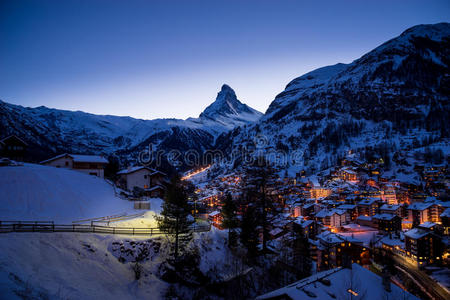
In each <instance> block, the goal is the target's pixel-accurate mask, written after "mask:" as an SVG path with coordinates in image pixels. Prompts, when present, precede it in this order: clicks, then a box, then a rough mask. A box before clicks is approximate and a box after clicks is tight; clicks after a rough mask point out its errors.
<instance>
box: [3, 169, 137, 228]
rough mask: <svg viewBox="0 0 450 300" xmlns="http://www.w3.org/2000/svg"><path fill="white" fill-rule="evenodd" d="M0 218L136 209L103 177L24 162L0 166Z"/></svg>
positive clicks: (70, 217) (60, 219) (57, 218)
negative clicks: (116, 193)
mask: <svg viewBox="0 0 450 300" xmlns="http://www.w3.org/2000/svg"><path fill="white" fill-rule="evenodd" d="M0 204H1V205H0V220H2V221H8V220H11V221H19V220H20V221H54V222H57V223H62V224H70V223H71V222H72V221H75V220H82V219H88V218H97V217H102V216H111V215H116V214H121V213H129V214H131V213H135V212H136V211H134V209H133V206H132V203H130V202H128V201H126V200H122V199H120V198H117V197H115V196H114V190H113V188H112V186H111V185H109V184H108V183H106V182H105V181H104V180H103V179H101V178H98V177H95V176H90V175H87V174H83V173H80V172H77V171H73V170H67V169H60V168H54V167H47V166H40V165H34V164H25V165H24V166H18V167H0Z"/></svg>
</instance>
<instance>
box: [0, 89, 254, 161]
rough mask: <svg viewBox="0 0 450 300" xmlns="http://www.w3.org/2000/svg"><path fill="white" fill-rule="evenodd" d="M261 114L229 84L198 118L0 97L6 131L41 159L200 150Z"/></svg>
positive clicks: (1, 119)
mask: <svg viewBox="0 0 450 300" xmlns="http://www.w3.org/2000/svg"><path fill="white" fill-rule="evenodd" d="M261 116H262V114H261V113H260V112H258V111H256V110H254V109H252V108H250V107H248V106H247V105H245V104H243V103H241V102H240V101H239V100H238V99H237V97H236V94H235V92H234V91H233V90H232V89H231V88H230V87H229V86H227V85H224V86H223V87H222V90H221V91H220V92H219V94H218V96H217V99H216V100H215V101H214V102H213V103H212V104H211V105H210V106H209V107H208V108H207V109H205V111H204V112H203V113H202V114H201V115H200V117H199V118H189V119H187V120H179V119H155V120H141V119H134V118H131V117H117V116H108V115H93V114H89V113H84V112H81V111H65V110H58V109H50V108H47V107H43V106H41V107H37V108H29V107H22V106H19V105H12V104H8V103H6V102H2V101H0V131H1V132H2V135H5V136H6V135H9V134H16V135H17V136H20V137H22V138H23V139H24V140H25V141H26V142H27V143H28V144H29V145H30V148H31V149H30V150H32V151H29V152H30V154H31V155H32V156H33V158H35V159H37V160H43V159H45V158H48V157H49V153H64V152H68V153H86V152H87V153H95V154H111V153H113V152H114V153H116V154H117V153H120V154H121V155H126V154H129V153H135V152H137V151H140V150H143V149H144V148H145V147H147V146H148V145H149V144H150V143H151V144H153V145H155V146H156V148H157V149H162V150H168V151H169V150H172V149H177V150H186V149H195V150H200V151H201V150H204V149H210V148H211V147H212V145H213V143H214V140H215V138H216V137H217V136H218V135H219V134H222V133H223V132H226V131H228V130H230V129H233V128H235V127H236V126H241V125H245V124H249V123H252V122H255V121H256V120H258V119H259V118H260V117H261ZM155 150H156V149H155Z"/></svg>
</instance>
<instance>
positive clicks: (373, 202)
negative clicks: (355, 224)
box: [357, 197, 381, 216]
mask: <svg viewBox="0 0 450 300" xmlns="http://www.w3.org/2000/svg"><path fill="white" fill-rule="evenodd" d="M380 200H381V199H380V198H375V197H374V198H368V199H364V200H361V201H360V202H358V204H357V206H358V213H359V214H360V215H363V216H373V215H375V214H376V213H377V211H378V202H380Z"/></svg>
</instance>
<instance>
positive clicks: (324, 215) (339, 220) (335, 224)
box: [315, 209, 347, 228]
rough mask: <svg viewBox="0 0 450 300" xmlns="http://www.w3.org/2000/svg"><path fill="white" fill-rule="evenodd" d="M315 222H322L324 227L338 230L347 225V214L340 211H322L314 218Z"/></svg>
mask: <svg viewBox="0 0 450 300" xmlns="http://www.w3.org/2000/svg"><path fill="white" fill-rule="evenodd" d="M315 218H316V221H318V222H322V224H323V225H324V226H329V227H332V228H339V227H342V226H343V225H345V224H347V213H346V211H345V210H340V209H331V210H328V209H322V210H321V211H319V212H318V213H317V214H316V216H315Z"/></svg>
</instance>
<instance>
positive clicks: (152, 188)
mask: <svg viewBox="0 0 450 300" xmlns="http://www.w3.org/2000/svg"><path fill="white" fill-rule="evenodd" d="M117 175H119V180H118V186H119V187H121V188H122V189H126V190H128V191H133V190H134V189H135V188H139V189H142V190H143V191H144V193H145V194H146V195H147V196H149V197H163V196H164V191H165V186H166V183H167V180H166V174H165V173H163V172H160V171H158V170H155V169H152V168H149V167H145V166H134V167H129V168H127V169H124V170H121V171H119V172H117Z"/></svg>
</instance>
